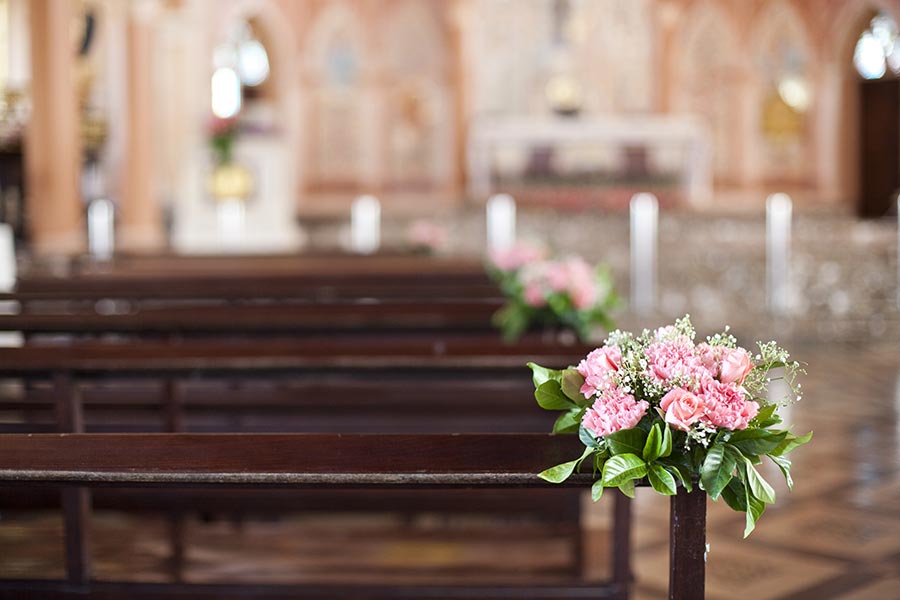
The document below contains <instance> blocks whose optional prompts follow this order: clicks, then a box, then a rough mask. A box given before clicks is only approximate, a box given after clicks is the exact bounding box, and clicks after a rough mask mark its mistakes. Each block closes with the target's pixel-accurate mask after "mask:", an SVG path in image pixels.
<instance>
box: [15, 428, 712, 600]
mask: <svg viewBox="0 0 900 600" xmlns="http://www.w3.org/2000/svg"><path fill="white" fill-rule="evenodd" d="M578 446H579V442H578V440H577V439H576V438H574V437H572V436H549V435H538V434H509V435H504V434H483V435H477V434H471V435H339V434H319V435H316V434H288V435H254V434H231V435H229V434H209V435H194V434H149V435H139V434H123V435H91V434H71V435H65V434H64V435H53V434H44V435H4V436H0V484H3V485H9V486H55V487H60V488H62V489H63V490H64V491H63V494H64V496H65V497H68V498H70V499H71V498H73V497H77V496H79V495H85V492H84V489H85V488H84V487H73V486H88V487H98V486H103V487H106V486H117V487H151V488H231V487H250V488H254V489H261V488H279V487H287V488H294V489H306V488H313V489H315V488H322V487H327V488H344V489H346V488H351V489H395V488H409V489H421V488H425V489H444V488H460V487H462V488H467V489H472V488H503V489H507V488H514V489H522V492H521V493H528V491H527V490H533V489H536V488H544V487H545V486H547V485H549V484H546V483H544V482H542V481H541V480H540V479H538V478H537V477H535V475H534V473H536V472H537V471H539V470H541V469H542V468H544V467H545V466H546V465H548V464H556V463H559V462H562V461H563V460H566V459H568V458H569V457H570V456H572V455H573V454H575V453H577V451H578ZM362 456H364V457H365V460H360V457H362ZM566 485H570V486H585V487H586V486H588V480H587V476H586V475H578V476H575V477H573V478H571V479H570V480H569V482H568V483H567V484H566ZM67 507H68V510H69V511H70V514H69V515H68V517H69V518H68V519H67V535H66V549H67V553H66V556H67V580H66V581H65V582H50V583H39V582H22V581H5V582H0V586H2V587H0V589H2V590H5V591H6V592H7V595H8V597H19V596H16V594H24V593H26V592H32V593H33V592H35V591H39V592H41V594H42V597H60V598H63V597H71V596H75V595H79V594H81V595H83V594H90V595H92V596H94V597H101V598H102V597H119V596H127V597H129V598H155V597H161V596H164V595H165V596H170V595H174V596H178V595H181V596H182V597H190V598H203V597H208V598H213V597H215V598H230V597H254V598H259V597H279V598H281V597H344V598H346V597H353V598H396V597H407V598H448V599H449V598H511V597H514V598H627V596H628V589H629V586H630V577H631V575H630V572H629V569H628V567H627V564H626V563H623V562H622V558H621V555H619V554H616V555H614V557H615V558H614V561H615V562H614V566H613V577H612V580H611V581H610V582H608V583H607V584H606V585H602V586H600V585H569V586H566V585H550V586H535V585H520V586H516V585H512V586H503V587H500V586H470V585H466V583H465V582H461V583H460V584H458V585H452V586H439V587H429V586H411V587H404V588H399V587H396V586H388V587H379V586H376V585H370V586H369V585H367V586H346V585H340V584H335V585H333V586H323V585H313V586H292V587H285V586H264V587H257V588H255V589H254V588H252V587H249V586H248V587H239V586H232V585H229V586H197V587H192V586H190V585H188V584H142V583H117V582H93V581H91V580H90V555H89V552H88V551H87V548H88V539H89V535H90V531H89V516H88V514H87V511H88V510H89V505H88V504H87V503H77V502H70V503H69V504H68V505H67ZM76 507H77V509H78V510H77V511H76V513H75V514H71V511H73V510H74V509H75V508H76ZM705 518H706V496H705V494H704V493H703V492H701V491H699V489H698V490H697V491H695V492H694V493H692V494H687V493H685V492H684V491H683V490H682V491H681V492H680V493H679V494H678V495H676V496H674V497H673V499H672V507H671V519H670V520H671V531H670V536H671V537H670V550H671V553H670V587H669V597H670V598H676V599H679V600H693V599H700V598H703V596H704V561H705ZM617 535H622V536H624V537H623V539H617V540H616V542H617V543H619V544H624V545H628V544H629V541H628V539H627V534H626V533H624V532H621V531H620V532H618V533H617ZM117 595H119V596H117Z"/></svg>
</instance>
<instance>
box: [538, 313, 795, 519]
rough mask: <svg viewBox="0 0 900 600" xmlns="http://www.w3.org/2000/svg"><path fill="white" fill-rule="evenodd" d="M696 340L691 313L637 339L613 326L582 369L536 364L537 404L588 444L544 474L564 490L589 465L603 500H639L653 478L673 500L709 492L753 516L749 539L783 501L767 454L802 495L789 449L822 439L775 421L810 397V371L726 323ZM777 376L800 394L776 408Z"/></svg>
mask: <svg viewBox="0 0 900 600" xmlns="http://www.w3.org/2000/svg"><path fill="white" fill-rule="evenodd" d="M695 337H696V335H695V332H694V328H693V326H692V325H691V321H690V318H689V317H684V318H683V319H679V320H678V321H676V322H675V325H674V326H668V327H662V328H660V329H657V330H655V331H649V330H645V331H644V332H643V333H642V334H641V335H639V336H635V335H632V334H631V333H626V332H621V331H615V332H613V333H611V334H610V336H609V338H608V339H607V340H606V342H605V344H604V345H603V346H602V347H600V348H597V349H596V350H594V351H593V352H591V353H590V354H588V356H587V357H585V358H584V360H582V361H581V362H580V363H579V364H578V365H577V366H575V367H569V368H567V369H564V370H561V371H557V370H552V369H547V368H545V367H542V366H539V365H536V364H533V363H531V364H529V366H530V367H531V369H532V372H533V379H534V384H535V388H536V389H535V398H536V400H537V402H538V404H539V405H540V406H541V407H542V408H544V409H547V410H553V411H560V413H561V414H560V416H559V418H558V419H557V420H556V423H555V425H554V428H553V431H554V432H555V433H576V432H577V433H578V435H579V437H580V439H581V441H582V442H583V443H584V446H585V448H584V452H583V453H582V455H581V456H580V457H578V458H576V459H574V460H572V461H569V462H566V463H563V464H560V465H556V466H554V467H551V468H549V469H547V470H546V471H544V472H542V473H540V477H541V478H543V479H545V480H547V481H549V482H552V483H560V482H562V481H565V480H566V479H568V478H569V476H570V475H571V474H572V473H574V472H576V471H578V470H579V468H581V466H582V465H583V464H584V463H587V464H589V465H591V469H592V471H593V473H594V477H595V478H596V479H595V481H594V483H593V485H592V487H591V495H592V497H593V499H594V500H595V501H596V500H598V499H599V498H600V497H601V496H602V494H603V491H604V489H605V488H611V487H614V488H618V489H619V490H621V491H622V493H624V494H626V495H628V496H631V497H633V496H634V485H635V483H636V482H637V481H640V480H643V479H645V478H646V480H647V481H648V482H649V484H650V485H651V486H652V487H653V489H654V490H656V491H657V492H659V493H661V494H665V495H674V494H675V493H676V491H677V488H678V486H683V487H684V488H685V489H687V490H688V491H691V490H692V489H693V486H694V485H699V486H700V488H701V489H703V490H704V491H705V492H706V493H707V494H708V495H709V497H710V498H712V499H713V500H718V499H719V498H720V497H721V498H723V499H724V500H725V502H726V503H727V504H728V506H730V507H731V508H732V509H734V510H736V511H740V512H745V513H746V528H745V530H744V537H746V536H747V535H749V534H750V532H752V531H753V529H754V527H755V526H756V521H757V520H758V519H759V517H760V516H761V515H762V513H763V512H764V511H765V509H766V505H768V504H772V503H774V502H775V491H774V490H773V489H772V486H771V485H769V483H768V482H767V481H766V480H765V479H763V477H762V476H761V475H760V474H759V472H758V471H757V470H756V467H757V466H758V465H759V464H760V463H761V462H762V460H763V458H766V457H768V459H769V460H771V461H772V462H773V463H774V464H775V465H777V467H778V468H779V469H780V470H781V472H782V473H783V475H784V478H785V481H786V482H787V486H788V488H789V489H791V488H793V480H792V479H791V474H790V469H791V461H790V459H788V458H787V454H788V453H789V452H791V451H792V450H794V449H795V448H796V447H798V446H800V445H802V444H805V443H807V442H808V441H809V440H810V439H811V438H812V432H810V433H808V434H806V435H804V436H797V435H795V434H794V433H792V432H791V431H789V430H788V429H782V428H779V424H780V423H781V418H780V417H779V416H778V414H777V412H778V408H779V407H781V406H784V405H786V404H787V403H789V402H792V401H796V400H799V399H800V396H801V393H800V392H801V385H800V384H799V383H798V382H797V378H798V376H799V375H800V374H801V373H802V372H803V370H802V368H801V366H800V364H799V363H798V362H796V361H791V360H790V356H789V355H788V353H787V352H786V351H785V350H784V349H782V348H780V347H779V346H778V345H777V344H776V343H775V342H767V343H758V351H757V352H756V353H755V355H754V354H752V353H751V352H749V351H748V350H746V349H744V348H742V347H740V346H738V343H737V340H736V339H735V338H734V336H732V335H731V334H729V333H728V329H727V328H726V330H725V331H724V332H722V333H719V334H716V335H714V336H711V337H709V338H707V339H706V341H705V342H702V343H699V344H698V343H695ZM776 370H777V373H778V375H777V377H778V378H781V379H783V380H784V381H785V382H786V383H787V384H788V388H789V390H790V393H789V395H788V397H786V398H782V399H778V400H775V401H773V400H770V399H768V395H767V391H768V384H769V382H770V381H771V380H772V378H773V376H776V375H775V373H776Z"/></svg>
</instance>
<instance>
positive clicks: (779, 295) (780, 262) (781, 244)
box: [766, 194, 793, 314]
mask: <svg viewBox="0 0 900 600" xmlns="http://www.w3.org/2000/svg"><path fill="white" fill-rule="evenodd" d="M792 211H793V203H792V202H791V197H790V196H788V195H787V194H772V195H771V196H769V197H768V198H767V199H766V279H767V281H766V291H767V297H768V303H769V310H771V311H772V312H773V313H775V314H787V313H788V312H790V309H791V216H792Z"/></svg>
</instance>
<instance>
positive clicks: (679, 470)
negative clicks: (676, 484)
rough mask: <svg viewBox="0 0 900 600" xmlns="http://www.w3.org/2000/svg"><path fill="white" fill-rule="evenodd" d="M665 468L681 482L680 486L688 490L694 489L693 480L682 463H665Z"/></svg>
mask: <svg viewBox="0 0 900 600" xmlns="http://www.w3.org/2000/svg"><path fill="white" fill-rule="evenodd" d="M666 470H667V471H668V472H669V473H671V474H672V475H674V476H675V478H676V479H678V481H680V482H681V485H682V487H684V489H685V490H687V491H688V492H693V491H694V482H693V481H692V480H691V474H690V473H689V472H688V470H687V467H685V466H684V465H676V464H671V465H666Z"/></svg>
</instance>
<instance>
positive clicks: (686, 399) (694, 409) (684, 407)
mask: <svg viewBox="0 0 900 600" xmlns="http://www.w3.org/2000/svg"><path fill="white" fill-rule="evenodd" d="M659 407H660V408H661V409H663V410H664V411H665V413H666V423H668V424H669V425H671V426H672V427H674V428H675V429H680V430H681V431H688V430H689V429H690V428H691V425H693V424H694V423H696V422H697V421H699V420H700V418H701V417H702V416H703V414H704V412H705V406H704V403H703V400H702V399H701V398H700V397H698V396H697V395H695V394H692V393H691V392H689V391H687V390H685V389H683V388H680V387H678V388H675V389H673V390H671V391H670V392H669V393H668V394H666V395H665V396H663V398H662V400H660V402H659Z"/></svg>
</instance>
